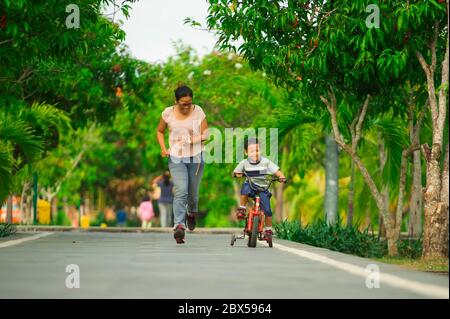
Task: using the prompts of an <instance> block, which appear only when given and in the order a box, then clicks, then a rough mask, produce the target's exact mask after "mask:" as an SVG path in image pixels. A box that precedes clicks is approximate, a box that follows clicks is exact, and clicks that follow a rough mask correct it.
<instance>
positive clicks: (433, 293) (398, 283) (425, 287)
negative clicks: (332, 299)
mask: <svg viewBox="0 0 450 319" xmlns="http://www.w3.org/2000/svg"><path fill="white" fill-rule="evenodd" d="M273 247H274V248H277V249H279V250H282V251H286V252H289V253H291V254H295V255H297V256H301V257H304V258H308V259H310V260H314V261H318V262H321V263H323V264H327V265H329V266H332V267H335V268H337V269H340V270H343V271H346V272H348V273H351V274H353V275H357V276H360V277H364V278H367V275H368V273H367V272H366V270H365V269H364V268H362V267H359V266H355V265H353V264H349V263H345V262H342V261H337V260H334V259H331V258H329V257H326V256H322V255H319V254H315V253H311V252H307V251H304V250H301V249H297V248H292V247H287V246H284V245H281V244H277V243H273ZM380 279H381V280H380V281H381V284H386V285H389V286H393V287H397V288H402V289H406V290H409V291H412V292H414V293H417V294H420V295H425V296H428V297H432V298H443V299H449V289H448V288H444V287H441V286H436V285H431V284H424V283H420V282H417V281H412V280H409V279H403V278H400V277H397V276H394V275H391V274H385V273H383V272H380ZM446 280H447V279H446Z"/></svg>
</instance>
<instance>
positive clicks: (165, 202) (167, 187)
mask: <svg viewBox="0 0 450 319" xmlns="http://www.w3.org/2000/svg"><path fill="white" fill-rule="evenodd" d="M155 183H156V185H158V187H159V189H160V192H159V198H158V208H159V216H160V217H159V218H160V220H161V227H169V226H170V227H172V226H173V183H172V181H171V180H170V172H169V171H166V172H164V174H163V175H162V176H159V177H157V178H156V179H155Z"/></svg>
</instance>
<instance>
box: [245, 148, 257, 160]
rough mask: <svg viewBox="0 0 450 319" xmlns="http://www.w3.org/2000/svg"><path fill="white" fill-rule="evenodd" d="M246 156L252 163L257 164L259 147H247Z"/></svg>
mask: <svg viewBox="0 0 450 319" xmlns="http://www.w3.org/2000/svg"><path fill="white" fill-rule="evenodd" d="M246 154H247V156H248V158H249V159H250V160H251V161H252V162H257V161H258V160H259V145H258V144H251V145H249V146H248V147H247V152H246Z"/></svg>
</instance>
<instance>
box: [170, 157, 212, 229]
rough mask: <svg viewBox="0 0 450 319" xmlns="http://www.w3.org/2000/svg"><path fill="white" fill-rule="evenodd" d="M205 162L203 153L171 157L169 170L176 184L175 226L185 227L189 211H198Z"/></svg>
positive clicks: (174, 202)
mask: <svg viewBox="0 0 450 319" xmlns="http://www.w3.org/2000/svg"><path fill="white" fill-rule="evenodd" d="M204 166H205V162H204V160H203V155H202V153H200V154H198V155H196V156H193V157H173V156H170V157H169V170H170V174H171V175H172V181H173V185H174V198H173V223H174V227H176V226H177V225H182V226H183V228H185V227H186V226H185V218H186V213H187V212H195V213H197V212H198V192H199V186H200V181H201V179H202V175H203V168H204Z"/></svg>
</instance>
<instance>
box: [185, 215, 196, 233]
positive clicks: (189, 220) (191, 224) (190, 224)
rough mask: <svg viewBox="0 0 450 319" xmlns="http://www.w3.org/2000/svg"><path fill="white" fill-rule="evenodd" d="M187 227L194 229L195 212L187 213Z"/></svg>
mask: <svg viewBox="0 0 450 319" xmlns="http://www.w3.org/2000/svg"><path fill="white" fill-rule="evenodd" d="M186 223H187V227H188V229H189V230H190V231H192V230H194V229H195V213H188V214H187V216H186Z"/></svg>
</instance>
